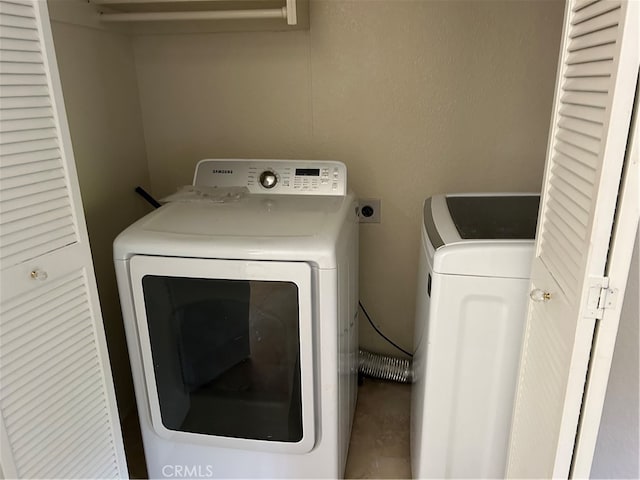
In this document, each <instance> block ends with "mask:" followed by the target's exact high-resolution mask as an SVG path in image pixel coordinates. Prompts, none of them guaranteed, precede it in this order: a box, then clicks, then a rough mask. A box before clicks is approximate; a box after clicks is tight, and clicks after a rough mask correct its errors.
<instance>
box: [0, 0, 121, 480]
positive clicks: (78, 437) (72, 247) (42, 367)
mask: <svg viewBox="0 0 640 480" xmlns="http://www.w3.org/2000/svg"><path fill="white" fill-rule="evenodd" d="M0 275H1V277H0V280H1V282H2V283H1V284H0V288H1V290H0V412H1V416H0V461H1V469H2V472H3V474H4V475H5V476H6V477H7V478H126V477H127V469H126V461H125V457H124V449H123V443H122V434H121V431H120V425H119V419H118V413H117V408H116V402H115V394H114V388H113V381H112V377H111V370H110V366H109V360H108V356H107V349H106V341H105V337H104V329H103V325H102V319H101V314H100V307H99V303H98V296H97V288H96V283H95V278H94V273H93V267H92V262H91V252H90V250H89V242H88V238H87V231H86V226H85V222H84V217H83V211H82V205H81V201H80V192H79V188H78V180H77V176H76V171H75V165H74V160H73V153H72V150H71V140H70V136H69V132H68V127H67V121H66V116H65V112H64V105H63V100H62V90H61V88H60V81H59V76H58V70H57V66H56V63H55V55H54V50H53V40H52V36H51V27H50V24H49V17H48V13H47V5H46V2H45V1H43V0H37V1H32V0H0Z"/></svg>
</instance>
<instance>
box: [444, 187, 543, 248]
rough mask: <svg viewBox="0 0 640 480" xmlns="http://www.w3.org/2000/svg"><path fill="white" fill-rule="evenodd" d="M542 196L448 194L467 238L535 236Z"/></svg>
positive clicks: (453, 214)
mask: <svg viewBox="0 0 640 480" xmlns="http://www.w3.org/2000/svg"><path fill="white" fill-rule="evenodd" d="M539 203H540V195H501V196H495V197H492V196H486V197H485V196H483V197H473V196H460V197H455V196H452V197H447V207H448V208H449V212H450V213H451V219H452V220H453V223H454V224H455V226H456V229H457V230H458V233H459V234H460V237H462V238H464V239H478V240H480V239H519V240H529V239H533V238H535V235H536V223H537V220H538V205H539Z"/></svg>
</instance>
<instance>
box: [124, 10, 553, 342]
mask: <svg viewBox="0 0 640 480" xmlns="http://www.w3.org/2000/svg"><path fill="white" fill-rule="evenodd" d="M562 15H563V2H562V1H559V0H552V1H475V0H473V1H426V0H424V1H404V0H395V1H394V0H389V1H384V0H381V1H364V0H360V1H333V0H312V2H311V29H310V31H308V32H306V31H303V32H284V33H220V34H199V35H167V36H159V35H157V36H142V37H135V38H134V49H135V59H136V67H137V71H138V82H139V90H140V94H141V105H142V113H143V120H144V128H145V139H146V146H147V153H148V159H149V168H150V176H151V184H152V187H153V190H154V192H155V193H156V194H158V195H164V194H167V193H170V192H172V191H173V190H174V189H175V188H176V186H178V185H180V184H187V183H189V182H190V180H191V176H192V172H193V167H194V165H195V163H196V161H197V160H199V159H200V158H205V157H264V158H301V159H313V158H319V159H323V158H328V159H336V160H341V161H343V162H345V163H346V164H347V167H348V169H349V175H350V185H351V188H352V189H353V190H355V191H356V193H357V194H358V195H359V196H362V197H379V198H381V199H382V223H381V224H379V225H363V226H362V227H361V262H360V265H361V289H360V295H361V299H362V301H363V303H364V304H365V306H366V307H367V309H368V310H369V313H371V314H372V316H373V317H374V319H375V320H376V322H377V323H378V324H379V325H380V326H381V328H382V329H383V330H384V331H385V332H386V333H387V334H388V335H389V336H391V337H392V338H394V339H396V340H397V341H398V342H399V343H400V344H402V345H404V346H405V347H406V348H411V344H412V337H413V315H414V302H415V275H416V260H417V252H418V245H419V238H420V237H419V235H420V222H421V218H420V211H421V203H422V200H423V199H424V198H425V197H426V196H428V195H431V194H434V193H438V192H447V191H449V192H450V191H536V190H539V188H540V184H541V180H542V168H543V163H544V155H545V150H546V141H547V132H548V126H549V118H550V110H551V104H552V95H553V86H554V80H555V70H556V66H557V55H558V46H559V39H560V30H561V23H562ZM361 325H362V328H361V344H362V345H363V346H365V347H366V348H369V349H372V350H377V351H383V352H392V351H393V349H392V347H391V348H390V347H388V345H386V344H385V342H384V341H383V340H381V339H379V337H377V334H375V333H374V332H373V330H372V329H370V328H369V327H368V325H365V324H364V323H362V324H361Z"/></svg>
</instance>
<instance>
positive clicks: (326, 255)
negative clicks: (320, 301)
mask: <svg viewBox="0 0 640 480" xmlns="http://www.w3.org/2000/svg"><path fill="white" fill-rule="evenodd" d="M225 162H227V164H229V162H230V161H225ZM246 162H247V161H240V162H239V163H241V164H245V165H246ZM251 162H255V161H251ZM271 162H273V161H269V163H271ZM280 162H281V163H283V162H284V161H280ZM291 163H292V168H293V169H294V171H295V168H297V167H296V165H299V162H291ZM319 163H323V162H319ZM305 164H306V165H309V164H310V165H311V166H310V167H309V168H312V169H313V163H312V162H308V163H307V162H305ZM201 165H203V162H200V164H199V167H200V166H201ZM218 165H220V164H218ZM272 165H273V164H272ZM206 168H207V170H210V169H212V168H213V167H212V166H211V165H207V166H206ZM305 168H306V167H305ZM215 169H216V170H225V169H223V168H222V167H219V166H216V167H215ZM226 170H233V172H234V173H221V174H219V175H220V176H221V177H223V178H225V179H227V180H226V184H225V185H221V186H220V188H221V189H224V188H227V187H234V188H235V187H236V186H237V182H236V181H235V180H237V179H238V175H237V171H238V170H236V169H234V167H231V168H226ZM240 170H241V171H244V172H246V169H244V170H243V169H242V168H241V169H240ZM313 173H315V169H313ZM207 175H210V173H208V174H207ZM214 175H216V174H214ZM234 176H235V180H234V179H233V178H232V177H234ZM196 177H197V175H196ZM202 178H203V177H201V179H202ZM344 178H345V179H346V175H345V177H344ZM196 180H197V178H196ZM279 180H282V178H280V179H279ZM222 183H223V184H224V183H225V182H222ZM206 186H211V183H209V185H206ZM214 186H215V185H214ZM254 187H256V186H255V185H254ZM256 188H258V187H256ZM329 188H332V187H331V186H329ZM249 190H250V189H249ZM273 190H275V188H274V189H271V190H269V191H268V192H267V193H264V192H261V193H250V192H246V190H245V193H243V194H241V195H232V196H229V197H228V198H225V199H224V200H223V201H206V200H202V201H175V202H170V203H168V204H165V205H163V206H162V207H160V208H159V209H157V210H155V211H154V212H151V213H150V214H149V215H147V216H145V217H143V218H142V219H140V220H138V221H137V222H136V223H134V224H133V225H131V226H130V227H128V228H127V229H126V230H125V231H124V232H122V233H121V234H120V235H119V236H118V238H117V239H116V241H115V242H114V255H115V258H116V260H118V259H120V260H125V259H127V258H129V257H130V256H131V255H135V254H143V255H145V254H146V255H166V256H178V257H202V258H242V259H247V260H256V259H258V260H292V261H308V260H312V261H313V260H315V261H317V263H318V264H319V265H321V266H324V267H327V268H333V267H332V265H333V264H334V263H335V245H336V242H337V238H338V235H339V233H340V230H341V228H342V225H343V224H344V223H345V222H353V223H357V221H358V220H357V216H356V213H355V209H356V202H355V198H354V196H353V195H352V194H345V195H329V194H326V193H319V194H313V193H312V192H305V193H301V194H291V193H282V192H280V193H278V192H274V191H273Z"/></svg>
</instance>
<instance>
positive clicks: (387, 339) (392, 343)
mask: <svg viewBox="0 0 640 480" xmlns="http://www.w3.org/2000/svg"><path fill="white" fill-rule="evenodd" d="M358 305H360V308H361V309H362V312H363V313H364V316H365V317H367V320H369V323H370V324H371V326H372V327H373V329H374V330H375V331H376V332H378V334H379V335H380V336H381V337H382V338H384V339H385V340H386V341H387V342H389V343H390V344H391V345H393V346H394V347H396V348H397V349H398V350H400V351H401V352H402V353H404V354H405V355H409V356H410V357H411V358H413V354H412V353H409V352H407V351H406V350H405V349H404V348H402V347H401V346H399V345H398V344H397V343H395V342H394V341H393V340H391V339H390V338H389V337H387V336H386V335H385V334H384V333H382V332H381V331H380V330H379V329H378V327H376V326H375V324H374V323H373V320H371V317H370V316H369V314H368V313H367V311H366V310H365V308H364V305H362V302H361V301H360V300H358Z"/></svg>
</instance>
